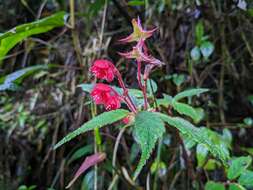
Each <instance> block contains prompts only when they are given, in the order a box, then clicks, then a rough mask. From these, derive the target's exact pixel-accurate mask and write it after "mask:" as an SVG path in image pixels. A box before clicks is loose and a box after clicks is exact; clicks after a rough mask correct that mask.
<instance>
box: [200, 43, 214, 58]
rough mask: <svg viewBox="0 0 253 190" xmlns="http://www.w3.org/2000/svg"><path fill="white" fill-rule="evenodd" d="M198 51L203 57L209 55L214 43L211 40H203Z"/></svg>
mask: <svg viewBox="0 0 253 190" xmlns="http://www.w3.org/2000/svg"><path fill="white" fill-rule="evenodd" d="M200 51H201V53H202V55H203V57H204V58H205V59H207V58H208V57H210V55H212V53H213V51H214V45H213V43H212V42H209V41H205V42H203V43H202V44H201V46H200Z"/></svg>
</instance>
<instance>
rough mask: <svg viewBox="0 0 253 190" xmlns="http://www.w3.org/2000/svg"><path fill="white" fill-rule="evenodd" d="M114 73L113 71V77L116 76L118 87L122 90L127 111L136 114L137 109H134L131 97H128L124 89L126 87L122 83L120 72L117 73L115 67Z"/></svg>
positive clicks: (126, 90)
mask: <svg viewBox="0 0 253 190" xmlns="http://www.w3.org/2000/svg"><path fill="white" fill-rule="evenodd" d="M114 71H115V75H116V76H117V79H118V82H119V86H120V87H121V88H122V89H123V98H124V100H125V102H126V104H127V105H128V107H129V109H130V110H131V111H132V112H134V113H137V108H136V106H135V104H134V103H133V101H132V99H131V97H130V96H129V93H128V89H127V88H126V86H125V84H124V82H123V79H122V76H121V74H120V72H119V71H118V69H117V68H116V67H115V68H114Z"/></svg>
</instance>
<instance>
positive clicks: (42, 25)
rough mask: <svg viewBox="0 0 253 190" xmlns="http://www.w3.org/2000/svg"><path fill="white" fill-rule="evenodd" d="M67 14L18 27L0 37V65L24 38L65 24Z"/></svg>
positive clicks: (57, 14) (56, 15)
mask: <svg viewBox="0 0 253 190" xmlns="http://www.w3.org/2000/svg"><path fill="white" fill-rule="evenodd" d="M66 16H67V14H66V13H65V12H59V13H56V14H54V15H51V16H49V17H46V18H43V19H41V20H38V21H35V22H31V23H27V24H22V25H19V26H17V27H15V28H13V29H11V30H9V31H7V32H5V33H3V34H1V35H0V63H1V61H2V60H3V58H4V56H5V55H6V54H7V53H8V52H9V51H10V49H12V48H13V47H14V46H15V45H16V44H17V43H19V42H20V41H22V40H24V39H25V38H27V37H29V36H32V35H35V34H40V33H44V32H47V31H49V30H52V29H53V28H55V27H60V26H63V25H64V24H65V21H66Z"/></svg>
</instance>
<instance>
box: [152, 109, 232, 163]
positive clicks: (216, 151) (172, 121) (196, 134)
mask: <svg viewBox="0 0 253 190" xmlns="http://www.w3.org/2000/svg"><path fill="white" fill-rule="evenodd" d="M156 114H158V115H159V116H160V118H161V119H162V120H163V121H165V122H167V123H168V124H169V125H170V126H173V127H175V128H177V129H178V130H179V131H180V132H181V133H182V134H183V135H186V136H188V137H189V138H191V139H192V140H194V141H196V142H197V143H200V144H203V145H204V146H206V148H207V149H208V150H209V151H210V153H211V154H212V155H213V156H215V157H218V158H219V159H220V160H221V161H222V163H223V164H224V165H225V166H227V163H226V162H227V160H228V159H229V154H228V152H227V151H226V149H224V148H223V147H222V144H216V143H215V142H213V141H212V140H211V139H210V138H209V136H208V135H207V133H206V131H205V130H203V129H199V128H197V127H195V126H194V125H192V124H191V123H190V122H188V121H186V120H184V119H182V118H179V117H170V116H168V115H165V114H162V113H156Z"/></svg>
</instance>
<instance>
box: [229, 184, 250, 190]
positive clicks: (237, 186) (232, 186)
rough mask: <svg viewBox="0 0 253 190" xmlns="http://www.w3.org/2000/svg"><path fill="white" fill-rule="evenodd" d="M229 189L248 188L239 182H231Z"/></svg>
mask: <svg viewBox="0 0 253 190" xmlns="http://www.w3.org/2000/svg"><path fill="white" fill-rule="evenodd" d="M229 190H246V189H245V188H244V187H243V186H241V185H240V184H238V183H231V184H229Z"/></svg>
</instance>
